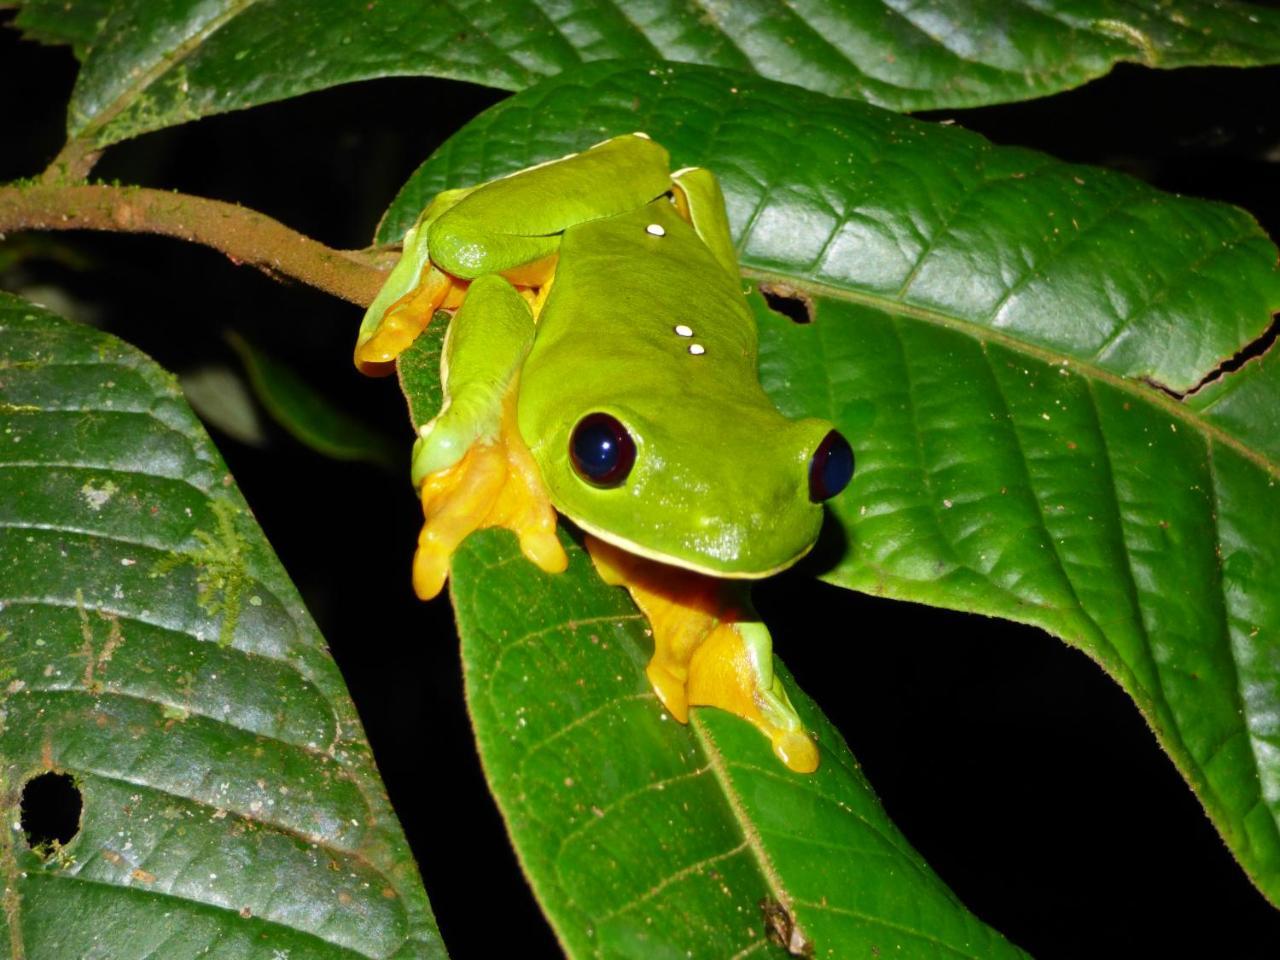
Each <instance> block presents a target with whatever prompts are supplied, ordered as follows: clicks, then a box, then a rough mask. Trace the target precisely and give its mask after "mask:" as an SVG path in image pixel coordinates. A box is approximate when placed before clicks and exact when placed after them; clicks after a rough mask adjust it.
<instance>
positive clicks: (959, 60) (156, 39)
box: [29, 0, 1280, 146]
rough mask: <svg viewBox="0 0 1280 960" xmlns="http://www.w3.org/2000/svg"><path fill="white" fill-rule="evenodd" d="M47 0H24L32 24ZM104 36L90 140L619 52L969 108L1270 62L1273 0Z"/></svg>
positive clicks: (183, 3)
mask: <svg viewBox="0 0 1280 960" xmlns="http://www.w3.org/2000/svg"><path fill="white" fill-rule="evenodd" d="M47 6H48V5H47V3H46V2H44V0H41V2H38V3H36V4H35V8H34V10H35V12H33V13H32V14H30V15H29V19H30V20H31V21H32V23H33V26H34V25H35V24H36V23H37V19H36V18H37V14H38V13H40V12H41V11H44V10H46V7H47ZM47 20H48V18H47V17H41V18H40V19H39V21H38V23H39V24H43V25H44V27H43V29H44V31H45V32H46V33H47V32H48V31H49V29H50V28H49V27H48V25H47ZM100 36H101V39H100V40H99V41H97V42H95V43H94V44H93V45H92V46H91V47H90V48H89V50H88V53H87V55H86V56H85V57H84V64H83V70H82V72H81V76H80V79H79V82H78V83H77V86H76V90H75V93H74V95H73V97H72V102H71V109H70V111H69V114H68V127H69V131H70V133H71V134H72V135H73V136H75V137H78V138H84V139H88V140H91V141H92V142H93V143H94V144H96V145H99V146H101V145H105V144H108V143H113V142H115V141H118V140H123V139H126V138H128V137H131V136H135V135H137V134H139V133H142V132H144V131H147V130H154V129H157V128H159V127H164V126H169V125H172V124H175V123H182V122H184V121H187V120H191V119H194V118H196V117H201V116H206V115H208V114H211V113H219V112H222V111H226V110H233V109H237V108H241V107H247V106H252V105H254V104H260V103H266V102H268V101H272V100H280V99H283V98H286V97H291V96H296V95H298V94H300V93H305V92H308V91H312V90H319V89H323V88H325V87H330V86H334V85H335V84H339V83H347V82H350V81H354V80H365V79H369V78H373V77H384V76H396V75H401V76H403V75H408V76H423V75H427V76H440V77H452V78H456V79H461V80H469V81H472V82H475V83H481V84H485V85H488V86H493V87H500V88H503V89H507V90H519V89H522V88H524V87H526V86H528V85H529V84H531V83H533V82H535V81H536V80H538V79H540V78H541V77H544V76H548V75H551V74H555V73H558V72H560V71H562V70H565V69H568V68H569V67H573V66H576V65H577V64H579V63H581V62H583V61H588V60H605V59H624V58H646V59H648V58H664V59H668V60H674V61H682V62H692V63H703V64H709V65H713V66H719V67H727V68H733V69H737V70H747V71H753V72H757V73H759V74H761V75H763V76H766V77H770V78H773V79H778V80H786V81H788V82H790V83H795V84H799V85H800V86H804V87H807V88H810V89H813V90H817V91H821V92H823V93H827V94H831V95H835V96H840V97H853V98H856V99H862V100H868V101H870V102H873V103H879V104H883V105H885V106H889V107H893V108H895V109H901V110H918V109H925V108H931V107H934V108H936V107H956V106H972V105H976V104H983V103H995V102H1002V101H1008V100H1020V99H1026V98H1029V97H1035V96H1041V95H1043V94H1047V93H1052V92H1055V91H1059V90H1064V89H1067V88H1070V87H1073V86H1077V85H1079V84H1081V83H1084V82H1085V81H1086V80H1089V79H1091V78H1093V77H1097V76H1100V75H1102V74H1104V73H1106V72H1107V71H1108V70H1109V69H1111V67H1112V66H1113V65H1114V64H1116V63H1117V62H1120V61H1136V62H1139V63H1145V64H1149V65H1151V66H1164V67H1174V66H1184V65H1188V64H1196V63H1201V64H1203V63H1213V64H1237V65H1245V64H1259V63H1274V62H1276V61H1277V59H1278V58H1280V12H1277V11H1275V10H1272V9H1268V8H1266V7H1263V6H1261V5H1255V4H1249V3H1239V2H1234V0H1226V2H1224V0H1193V2H1187V3H1182V4H1179V5H1178V6H1177V8H1176V9H1175V8H1172V7H1170V5H1168V4H1166V3H1162V2H1158V0H1143V2H1134V0H1128V2H1123V0H1086V2H1083V3H1082V2H1073V0H1017V2H1009V0H964V2H955V0H936V2H931V3H925V4H900V3H890V2H887V0H844V2H841V3H830V2H816V0H813V2H805V3H785V2H782V0H751V2H735V3H725V4H718V5H716V4H688V5H681V4H672V3H668V2H665V0H642V2H628V3H625V4H623V3H603V4H602V3H596V2H588V0H573V2H569V3H565V4H560V5H557V6H555V7H549V6H547V5H545V4H538V3H532V2H528V0H510V2H506V3H500V4H494V3H482V2H476V0H468V2H462V3H421V2H418V0H378V2H376V3H369V2H367V0H259V2H254V0H135V2H131V3H121V4H117V5H116V6H115V9H114V11H113V12H112V15H111V16H110V18H109V19H108V20H107V22H106V23H105V24H104V25H103V26H102V28H101V34H100ZM408 122H430V117H429V116H426V117H425V119H424V118H423V117H421V116H413V117H411V118H408Z"/></svg>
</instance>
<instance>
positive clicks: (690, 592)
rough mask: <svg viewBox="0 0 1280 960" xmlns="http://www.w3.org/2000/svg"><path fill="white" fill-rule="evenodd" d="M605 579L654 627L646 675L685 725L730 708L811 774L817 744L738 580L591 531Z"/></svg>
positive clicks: (785, 760) (589, 541) (785, 757)
mask: <svg viewBox="0 0 1280 960" xmlns="http://www.w3.org/2000/svg"><path fill="white" fill-rule="evenodd" d="M587 549H588V551H589V552H590V553H591V559H592V561H594V563H595V566H596V570H598V571H599V573H600V576H601V577H602V578H603V579H604V581H605V582H606V583H609V584H612V585H615V586H625V587H626V588H627V590H628V591H629V592H630V593H631V597H632V599H633V600H634V601H635V603H636V606H638V607H639V608H640V610H641V612H642V613H643V614H644V615H645V617H646V618H647V619H648V621H649V626H650V628H651V629H652V631H653V658H652V659H651V660H650V661H649V665H648V667H646V668H645V673H646V674H647V676H648V678H649V682H650V683H651V684H652V685H653V689H654V692H655V693H656V694H657V695H658V699H659V700H661V701H662V704H663V706H665V707H666V708H667V710H668V711H670V713H671V715H672V716H673V717H675V718H676V719H677V720H679V721H680V722H681V723H686V722H688V719H689V707H691V706H710V707H719V708H720V709H722V710H727V711H728V712H729V713H732V714H734V715H736V716H739V717H742V718H743V719H744V720H747V721H749V722H750V723H752V724H754V725H755V727H756V728H757V729H758V730H760V732H761V733H763V734H764V735H765V736H766V737H768V738H769V741H770V743H772V745H773V752H774V753H775V754H776V755H777V756H778V758H779V759H780V760H782V762H783V763H785V764H786V765H787V766H788V767H790V768H791V769H792V770H795V771H797V772H798V773H811V772H812V771H814V770H816V769H817V767H818V748H817V747H816V746H815V745H814V742H813V740H812V739H811V738H810V737H809V735H808V734H807V733H806V732H805V729H804V725H803V724H802V723H801V722H800V718H799V716H797V714H796V711H795V707H793V706H792V705H791V700H790V698H789V697H788V696H787V692H786V690H785V689H784V688H783V686H782V682H781V680H780V679H779V678H778V677H777V676H776V675H775V674H774V672H773V642H772V640H771V639H770V637H769V631H768V629H767V628H766V627H765V625H764V624H763V623H761V622H760V621H759V620H758V619H757V618H756V615H755V612H754V611H753V610H752V609H751V605H750V602H749V601H748V598H747V594H746V587H745V586H744V585H743V584H741V583H739V582H736V581H727V580H719V579H716V578H714V577H708V576H704V575H702V574H698V573H691V572H690V571H688V570H681V569H679V568H678V567H672V566H668V565H666V564H661V563H657V562H655V561H653V560H647V559H645V558H643V557H638V556H636V555H634V554H630V553H627V552H626V551H624V550H622V549H620V548H618V547H615V546H612V545H611V544H608V543H605V542H603V541H601V540H599V539H597V538H595V537H592V536H590V535H588V536H587Z"/></svg>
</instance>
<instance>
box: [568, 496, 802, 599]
mask: <svg viewBox="0 0 1280 960" xmlns="http://www.w3.org/2000/svg"><path fill="white" fill-rule="evenodd" d="M556 510H557V511H558V512H559V513H560V514H561V515H562V516H564V517H567V518H568V519H569V520H572V521H573V522H574V524H576V525H577V526H578V527H580V528H581V529H582V530H584V531H585V532H587V533H589V534H591V535H592V536H593V537H595V538H596V539H597V540H603V541H604V542H605V543H608V544H611V545H612V546H615V547H617V548H618V549H619V550H625V551H626V552H627V553H632V554H635V555H636V556H638V557H644V558H645V559H646V560H652V561H654V562H655V563H661V564H665V565H666V566H668V567H679V568H680V569H681V570H688V571H690V572H691V573H700V574H702V575H703V576H707V577H716V578H717V579H720V580H763V579H765V578H766V577H772V576H773V575H774V574H777V573H781V572H782V571H783V570H786V569H788V568H790V567H793V566H795V565H796V564H797V563H799V562H800V561H801V560H802V559H804V557H805V556H806V555H807V554H808V553H809V551H810V550H812V549H813V548H814V545H815V544H816V543H817V542H818V541H817V539H815V540H814V541H813V543H810V544H808V545H807V546H806V547H805V548H804V549H803V550H801V551H800V552H799V553H797V554H796V555H795V556H794V557H791V558H790V559H788V560H784V561H783V562H782V563H780V564H778V565H777V566H774V567H770V568H768V569H767V570H761V571H759V572H755V571H746V572H744V571H741V570H732V571H725V570H717V569H715V568H714V567H708V566H703V565H702V564H698V563H693V562H691V561H689V560H683V559H681V558H680V557H673V556H671V555H670V554H665V553H658V552H657V551H656V550H650V549H649V548H648V547H644V546H641V545H640V544H638V543H636V542H635V541H633V540H628V539H626V538H625V537H620V536H618V535H617V534H616V533H611V532H609V531H608V530H605V529H603V528H601V527H597V526H596V525H595V524H592V523H588V522H586V521H585V520H582V519H579V518H578V517H575V516H574V515H573V514H571V513H568V512H567V511H565V510H563V509H561V508H560V506H559V505H557V506H556Z"/></svg>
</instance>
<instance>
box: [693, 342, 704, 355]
mask: <svg viewBox="0 0 1280 960" xmlns="http://www.w3.org/2000/svg"><path fill="white" fill-rule="evenodd" d="M689 352H690V353H691V354H693V355H694V356H695V357H700V356H702V355H703V354H704V353H706V352H707V348H706V347H704V346H703V345H702V344H700V343H691V344H689Z"/></svg>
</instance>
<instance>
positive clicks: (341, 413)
mask: <svg viewBox="0 0 1280 960" xmlns="http://www.w3.org/2000/svg"><path fill="white" fill-rule="evenodd" d="M227 340H228V342H229V343H230V344H231V346H232V347H233V348H234V349H235V351H236V353H237V354H238V355H239V357H240V362H241V363H243V364H244V369H245V373H247V374H248V376H249V384H250V386H252V387H253V392H254V395H255V396H257V398H258V400H259V401H260V402H261V403H262V405H263V407H265V408H266V410H267V412H268V413H269V414H271V417H272V419H274V420H275V421H276V423H278V424H280V426H282V427H284V429H285V430H287V431H289V433H290V434H292V435H293V437H294V438H295V439H296V440H298V442H300V443H303V444H305V445H306V446H308V447H310V448H311V449H312V450H315V451H316V452H317V453H322V454H324V455H325V456H326V457H332V458H333V459H335V460H364V461H366V462H368V463H376V464H380V465H382V466H384V467H387V468H389V469H395V468H397V467H402V466H404V464H405V463H406V462H407V458H406V455H405V452H404V450H403V449H402V447H403V444H401V443H397V442H395V441H393V440H391V438H390V437H388V436H386V435H385V434H381V433H379V432H378V431H377V430H376V429H374V428H373V427H371V426H370V425H369V424H367V423H363V422H362V421H360V420H357V419H356V418H355V417H353V416H351V414H349V413H347V412H346V411H345V410H343V409H341V408H340V407H338V406H336V405H335V404H334V402H333V401H332V400H331V399H329V397H327V396H326V395H325V394H323V393H321V392H320V391H319V390H317V389H316V388H315V387H313V386H312V385H311V384H309V383H307V382H306V381H305V380H303V379H302V377H301V376H299V375H298V373H297V372H296V371H295V370H293V369H292V368H291V367H289V366H287V365H285V364H283V363H281V362H280V361H279V360H277V359H276V358H275V357H273V356H271V355H270V354H269V353H266V352H265V351H264V350H262V349H260V348H259V347H256V346H254V345H253V344H252V343H250V342H249V341H248V340H246V339H245V338H244V337H242V336H240V335H238V334H236V333H234V332H232V333H228V334H227Z"/></svg>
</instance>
